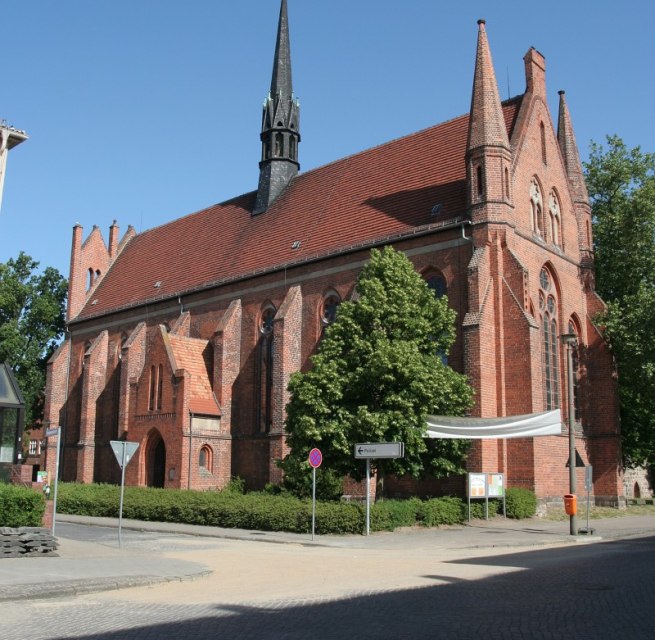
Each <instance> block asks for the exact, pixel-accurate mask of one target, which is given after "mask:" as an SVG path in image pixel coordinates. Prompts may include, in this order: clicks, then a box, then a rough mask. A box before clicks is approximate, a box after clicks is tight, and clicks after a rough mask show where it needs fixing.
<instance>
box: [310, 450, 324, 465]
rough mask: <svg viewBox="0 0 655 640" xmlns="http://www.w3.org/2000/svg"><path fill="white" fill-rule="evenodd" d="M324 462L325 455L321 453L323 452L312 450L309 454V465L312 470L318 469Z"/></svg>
mask: <svg viewBox="0 0 655 640" xmlns="http://www.w3.org/2000/svg"><path fill="white" fill-rule="evenodd" d="M322 462H323V454H322V453H321V450H320V449H316V448H314V449H312V450H311V451H310V452H309V464H310V465H311V467H312V469H318V468H319V467H320V466H321V463H322Z"/></svg>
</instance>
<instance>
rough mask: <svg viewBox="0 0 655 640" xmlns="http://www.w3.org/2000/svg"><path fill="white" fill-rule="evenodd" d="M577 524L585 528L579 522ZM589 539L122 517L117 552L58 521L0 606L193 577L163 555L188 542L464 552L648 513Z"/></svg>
mask: <svg viewBox="0 0 655 640" xmlns="http://www.w3.org/2000/svg"><path fill="white" fill-rule="evenodd" d="M578 524H579V526H580V527H582V526H585V524H586V523H585V522H584V521H579V523H578ZM590 526H591V527H592V528H593V529H595V532H594V535H581V536H570V535H569V522H568V520H566V521H562V522H552V521H545V520H541V519H538V518H532V519H530V520H509V519H508V520H505V519H503V518H494V519H493V520H490V521H488V522H487V521H484V520H476V521H473V522H471V523H470V524H468V525H463V526H457V527H447V528H439V529H421V528H412V529H401V530H399V531H396V532H393V533H386V532H385V533H374V534H371V535H370V536H368V537H366V536H361V535H347V536H332V535H329V536H315V539H314V541H312V539H311V535H309V534H293V533H284V532H266V531H246V530H240V529H221V528H219V527H203V526H196V525H183V524H174V523H155V522H141V521H136V520H123V528H122V530H123V535H122V538H123V548H121V549H119V548H118V525H117V520H116V519H115V518H87V517H79V516H64V515H59V516H58V517H57V530H56V533H57V538H58V541H59V549H58V552H57V553H58V555H57V557H50V556H42V557H27V558H6V559H2V560H1V561H0V601H7V600H18V599H23V598H46V597H61V596H71V595H76V594H82V593H90V592H94V591H104V590H112V589H121V588H126V587H131V586H143V585H152V584H158V583H162V582H173V581H183V580H194V579H198V578H202V577H204V576H206V575H208V574H209V573H210V571H209V569H208V568H207V566H206V565H203V564H201V563H198V562H190V561H185V560H181V559H176V558H172V557H170V554H169V553H168V552H170V551H171V550H180V549H182V550H184V549H185V548H188V547H189V545H193V544H196V545H198V544H207V545H210V546H211V545H218V544H220V542H221V541H226V540H237V541H242V542H243V541H251V542H253V543H257V542H259V543H262V542H264V543H278V544H287V545H303V546H320V547H331V548H335V549H346V550H348V549H375V550H389V551H393V550H394V549H397V550H400V549H403V550H407V549H408V548H411V549H415V550H420V549H422V548H423V549H428V548H429V549H430V550H431V551H435V550H444V552H446V551H457V550H461V551H463V552H465V550H467V549H485V548H507V549H516V550H520V549H529V548H534V547H543V546H548V545H557V546H561V545H577V544H589V543H595V542H600V541H604V540H612V539H621V538H629V537H638V536H646V535H653V534H655V516H624V517H617V518H605V519H599V520H591V521H590Z"/></svg>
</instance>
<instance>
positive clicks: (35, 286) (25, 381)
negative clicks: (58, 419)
mask: <svg viewBox="0 0 655 640" xmlns="http://www.w3.org/2000/svg"><path fill="white" fill-rule="evenodd" d="M66 292H67V283H66V280H65V279H64V278H63V277H62V276H61V275H60V274H59V272H58V271H57V270H56V269H54V268H52V267H47V268H46V269H44V270H43V271H39V263H38V262H36V261H35V260H33V259H32V258H31V257H30V256H28V255H26V254H25V253H23V252H22V251H21V252H20V254H19V255H18V257H17V258H16V259H13V258H12V259H10V260H8V261H7V262H6V263H0V361H1V362H7V363H8V364H9V365H10V366H11V368H12V370H13V372H14V374H15V375H16V379H17V381H18V384H19V386H20V388H21V391H22V393H23V396H24V397H25V424H26V426H27V427H30V426H32V425H34V424H35V423H37V422H38V421H39V420H40V419H42V417H43V398H44V390H45V369H46V363H47V361H48V358H50V356H51V355H52V353H53V351H54V350H55V348H56V347H57V343H58V341H59V340H60V339H61V337H62V335H63V332H64V328H65V315H64V314H65V302H66Z"/></svg>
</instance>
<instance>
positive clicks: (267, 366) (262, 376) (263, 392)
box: [255, 305, 277, 433]
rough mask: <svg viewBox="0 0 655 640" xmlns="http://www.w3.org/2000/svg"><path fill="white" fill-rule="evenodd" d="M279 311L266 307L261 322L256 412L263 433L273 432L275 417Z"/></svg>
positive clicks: (259, 428)
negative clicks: (276, 323)
mask: <svg viewBox="0 0 655 640" xmlns="http://www.w3.org/2000/svg"><path fill="white" fill-rule="evenodd" d="M276 313H277V310H276V309H275V307H274V306H273V305H268V306H266V307H264V310H263V311H262V314H261V317H260V320H259V341H258V345H257V363H256V371H255V375H256V379H255V389H256V397H255V411H256V420H257V428H258V430H259V431H261V432H264V433H266V432H268V431H270V430H271V424H272V417H273V410H272V409H273V354H274V348H275V345H274V341H273V337H274V336H273V320H274V318H275V314H276Z"/></svg>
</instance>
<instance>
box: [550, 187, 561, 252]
mask: <svg viewBox="0 0 655 640" xmlns="http://www.w3.org/2000/svg"><path fill="white" fill-rule="evenodd" d="M561 228H562V223H561V216H560V207H559V200H558V199H557V194H556V193H555V192H554V191H551V192H550V198H549V199H548V232H549V239H550V240H552V241H553V244H556V245H557V246H560V245H561V240H560V235H561Z"/></svg>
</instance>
